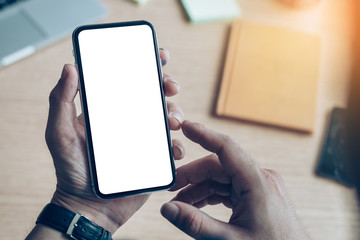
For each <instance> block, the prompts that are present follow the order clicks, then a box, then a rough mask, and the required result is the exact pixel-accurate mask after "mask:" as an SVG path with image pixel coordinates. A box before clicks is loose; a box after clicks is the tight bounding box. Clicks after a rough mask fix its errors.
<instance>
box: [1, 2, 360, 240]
mask: <svg viewBox="0 0 360 240" xmlns="http://www.w3.org/2000/svg"><path fill="white" fill-rule="evenodd" d="M104 3H105V4H106V5H107V7H108V8H109V16H108V18H106V19H104V20H103V22H111V21H124V20H134V19H146V20H149V21H151V22H152V23H153V24H154V25H155V26H156V28H157V31H158V37H159V44H160V46H162V47H165V48H167V49H169V50H170V52H171V55H172V59H171V62H170V63H169V65H168V66H166V68H165V71H166V72H167V73H169V74H170V75H172V76H173V77H174V79H176V80H178V81H179V82H180V83H181V85H182V91H181V93H180V95H179V96H177V97H175V98H173V101H175V102H176V103H178V104H179V105H180V106H181V107H182V108H183V110H184V112H185V114H186V118H188V119H191V120H195V121H199V122H203V123H205V124H206V125H208V126H209V127H211V128H214V129H217V130H219V131H222V132H225V133H227V134H230V135H232V136H233V137H234V138H235V139H237V140H238V141H239V142H240V143H241V144H242V145H243V146H244V147H245V148H246V149H247V150H248V151H249V152H250V153H251V154H252V155H253V156H254V157H255V159H256V160H257V162H258V164H259V165H261V166H262V167H266V168H273V169H276V170H277V171H279V172H280V173H281V174H282V175H283V177H284V179H285V182H286V184H287V188H288V191H289V194H290V197H291V199H292V200H293V202H294V205H295V206H296V208H297V212H298V215H299V218H300V219H301V221H302V222H303V224H304V225H305V227H306V229H307V230H308V232H309V233H310V235H311V236H312V237H313V239H359V234H358V233H359V218H358V209H357V204H356V199H355V195H354V192H353V191H352V190H351V189H348V188H345V187H343V186H341V185H338V184H336V183H333V182H331V181H328V180H324V179H322V178H318V177H316V176H315V175H314V166H315V165H316V163H317V158H318V153H319V148H320V146H321V144H322V138H323V135H324V131H325V126H326V125H327V124H326V123H327V118H328V116H329V113H330V110H331V109H332V107H334V106H345V105H346V97H347V87H348V82H349V79H350V74H351V59H352V57H351V51H352V49H351V43H352V36H353V33H352V25H351V21H350V14H351V12H350V11H351V1H349V0H346V1H339V0H323V1H322V2H321V4H319V5H317V6H316V7H315V8H312V9H309V10H303V11H295V10H292V9H289V8H287V7H284V6H283V5H282V4H281V3H279V2H278V1H276V0H262V1H254V0H239V4H240V6H241V8H242V10H243V18H244V19H246V20H251V21H256V22H259V23H263V24H272V25H277V26H284V27H289V28H293V29H299V30H303V31H306V32H312V33H315V34H319V35H321V36H322V38H323V48H322V57H321V64H320V66H321V67H320V74H319V95H318V96H319V98H318V112H317V123H316V131H315V133H314V134H313V135H304V134H299V133H295V132H291V131H285V130H279V129H276V128H272V127H264V126H260V125H256V124H251V123H246V122H241V121H231V120H224V119H219V118H216V117H214V116H212V114H211V112H212V109H213V105H214V102H215V97H216V92H217V88H218V84H219V80H220V76H221V74H222V68H223V63H224V54H225V49H226V43H227V38H228V33H229V22H222V23H210V24H205V25H197V26H193V25H191V24H189V23H188V22H187V21H186V17H185V14H184V12H183V10H182V8H181V6H180V3H179V1H175V0H167V1H164V0H150V1H149V2H148V3H147V4H146V5H143V6H137V5H135V4H133V3H132V2H130V1H127V0H104ZM64 17H66V13H64ZM71 50H72V43H71V38H70V36H69V37H67V38H66V39H63V40H61V41H59V42H57V43H55V44H53V45H51V46H49V47H47V48H45V49H42V50H40V51H39V52H37V53H36V54H35V55H33V56H31V57H29V58H27V59H25V60H23V61H21V62H18V63H16V64H14V65H11V66H9V67H7V68H4V69H1V70H0V110H1V113H0V169H1V174H0V216H1V218H0V229H1V230H0V238H1V239H23V238H24V237H25V235H26V234H27V233H28V232H29V231H30V230H31V229H32V227H33V224H34V222H35V219H36V217H37V215H38V214H39V212H40V210H41V209H42V207H43V206H44V205H45V204H46V203H47V202H48V201H49V200H50V198H51V195H52V193H53V191H54V188H55V180H56V179H55V174H54V168H53V164H52V160H51V156H50V154H49V152H48V150H47V147H46V144H45V140H44V130H45V124H46V120H47V112H48V94H49V92H50V90H51V89H52V88H53V86H54V85H55V83H56V82H57V80H58V78H59V76H60V71H61V68H62V66H63V64H64V63H72V62H73V61H74V60H73V58H72V54H71ZM174 136H175V137H177V138H180V139H183V140H184V141H185V143H186V145H187V156H186V159H185V160H184V161H182V163H185V162H188V161H190V160H192V159H194V158H198V157H200V156H203V155H204V154H206V153H205V151H204V150H202V149H200V148H199V147H198V146H196V145H193V144H190V143H189V142H188V141H187V140H185V139H184V138H183V137H182V135H181V134H180V133H176V134H174ZM182 163H180V162H178V163H177V164H178V165H180V164H182ZM172 196H173V194H171V193H167V192H162V193H156V194H153V196H152V197H151V198H150V200H149V201H148V202H147V203H146V204H145V206H144V207H143V208H142V209H141V210H140V211H139V212H137V213H136V214H135V216H134V217H133V218H132V219H130V221H129V222H128V223H127V224H125V226H123V227H122V228H121V229H120V230H119V231H118V232H117V233H116V235H115V239H188V237H187V236H186V235H184V234H183V233H181V232H180V231H178V230H177V229H176V228H174V227H173V226H172V225H171V224H169V223H168V222H167V221H166V220H164V219H163V218H162V217H161V216H160V213H159V209H160V207H161V205H162V203H164V202H166V201H168V200H170V199H171V197H172ZM205 210H206V211H207V212H208V213H209V214H211V215H213V216H215V217H218V218H220V219H222V220H224V221H225V220H227V219H228V217H229V216H230V211H229V210H227V209H225V208H224V207H222V206H215V207H208V208H206V209H205Z"/></svg>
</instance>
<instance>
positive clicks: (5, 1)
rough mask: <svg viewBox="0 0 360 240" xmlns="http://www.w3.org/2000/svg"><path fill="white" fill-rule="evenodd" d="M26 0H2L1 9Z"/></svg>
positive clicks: (0, 1) (0, 0)
mask: <svg viewBox="0 0 360 240" xmlns="http://www.w3.org/2000/svg"><path fill="white" fill-rule="evenodd" d="M23 1H26V0H0V11H1V10H3V9H5V8H6V7H8V6H11V5H13V4H16V3H19V2H23Z"/></svg>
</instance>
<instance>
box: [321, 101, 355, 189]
mask: <svg viewBox="0 0 360 240" xmlns="http://www.w3.org/2000/svg"><path fill="white" fill-rule="evenodd" d="M345 117H346V109H343V108H334V109H333V111H332V113H331V119H330V124H329V128H328V132H327V136H326V138H325V141H324V146H323V150H322V153H321V155H320V160H319V164H318V166H317V169H316V173H317V174H318V175H321V176H323V177H326V178H330V179H332V180H335V181H337V182H339V183H341V184H345V185H347V186H351V185H352V184H351V181H350V176H349V174H348V169H347V161H346V159H345V158H346V152H345V150H346V149H345V122H344V121H345Z"/></svg>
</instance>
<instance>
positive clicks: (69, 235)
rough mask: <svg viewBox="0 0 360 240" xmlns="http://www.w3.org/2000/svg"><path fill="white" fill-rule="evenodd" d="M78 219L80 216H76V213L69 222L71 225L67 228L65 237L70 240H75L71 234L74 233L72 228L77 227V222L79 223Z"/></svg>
mask: <svg viewBox="0 0 360 240" xmlns="http://www.w3.org/2000/svg"><path fill="white" fill-rule="evenodd" d="M80 217H81V215H80V214H78V213H76V214H75V216H74V217H73V219H72V220H71V223H70V224H69V227H68V229H67V231H66V236H68V237H70V238H72V239H75V240H76V239H77V238H75V237H74V236H73V235H72V233H73V231H74V228H75V227H77V226H78V224H77V222H78V221H79V219H80Z"/></svg>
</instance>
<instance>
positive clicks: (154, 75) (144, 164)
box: [74, 23, 174, 195]
mask: <svg viewBox="0 0 360 240" xmlns="http://www.w3.org/2000/svg"><path fill="white" fill-rule="evenodd" d="M75 31H77V34H74V36H75V37H76V36H77V39H76V40H75V42H76V43H75V44H74V45H75V48H78V49H77V55H78V56H77V58H78V60H77V63H78V65H79V66H78V67H79V75H80V82H81V83H80V85H81V97H82V104H83V112H84V116H85V118H86V119H85V120H86V130H87V132H86V133H87V141H88V148H89V155H90V156H89V157H90V160H91V161H92V162H91V167H92V174H93V179H94V181H95V185H96V186H95V187H96V189H97V191H98V193H100V195H111V194H115V195H116V194H119V193H124V192H127V193H128V194H127V195H131V194H132V193H139V192H140V193H141V192H146V191H150V190H157V189H158V188H159V189H161V188H164V187H165V188H166V186H167V187H169V186H170V185H171V184H172V183H173V181H174V170H173V169H174V167H173V159H172V152H171V142H170V139H169V129H168V123H167V117H166V110H165V104H164V96H163V93H162V85H161V81H162V79H161V72H160V69H159V62H158V61H159V60H158V52H157V43H156V40H155V33H154V32H153V31H154V30H153V28H152V27H151V25H149V24H139V23H136V24H134V25H132V24H125V25H120V26H118V25H111V27H109V26H106V27H104V26H102V27H99V28H96V27H95V28H84V29H80V30H75ZM76 45H78V46H76ZM80 65H81V66H80ZM129 193H130V194H129ZM120 195H121V194H120Z"/></svg>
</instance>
